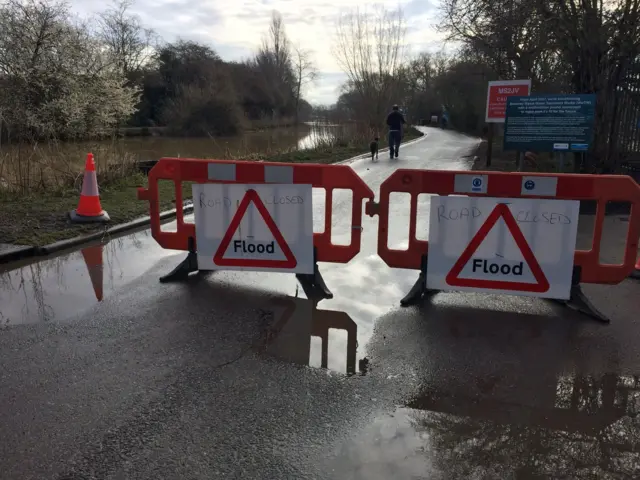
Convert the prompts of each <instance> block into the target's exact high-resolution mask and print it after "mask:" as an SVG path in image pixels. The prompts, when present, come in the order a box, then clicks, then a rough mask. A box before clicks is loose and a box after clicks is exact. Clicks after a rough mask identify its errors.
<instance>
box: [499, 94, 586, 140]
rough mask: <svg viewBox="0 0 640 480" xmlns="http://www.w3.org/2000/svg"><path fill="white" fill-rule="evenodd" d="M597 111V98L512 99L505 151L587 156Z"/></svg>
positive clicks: (505, 125) (550, 97) (509, 106)
mask: <svg viewBox="0 0 640 480" xmlns="http://www.w3.org/2000/svg"><path fill="white" fill-rule="evenodd" d="M595 109H596V96H595V94H588V95H531V96H528V97H508V98H507V115H506V118H505V122H504V150H517V151H520V152H523V151H526V150H531V151H534V152H585V151H587V150H589V145H590V144H591V139H592V137H593V119H594V114H595Z"/></svg>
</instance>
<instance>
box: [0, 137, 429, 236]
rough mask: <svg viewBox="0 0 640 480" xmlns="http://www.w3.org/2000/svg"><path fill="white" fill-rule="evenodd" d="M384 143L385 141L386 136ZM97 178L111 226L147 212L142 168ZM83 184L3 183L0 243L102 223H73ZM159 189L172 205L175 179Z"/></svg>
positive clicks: (363, 142) (348, 145)
mask: <svg viewBox="0 0 640 480" xmlns="http://www.w3.org/2000/svg"><path fill="white" fill-rule="evenodd" d="M420 136H422V134H421V133H420V132H418V131H417V130H415V129H413V128H412V129H410V130H409V131H408V132H407V134H406V135H405V137H404V138H403V142H406V141H409V140H412V139H415V138H418V137H420ZM383 140H384V139H383ZM380 147H381V148H383V147H384V141H382V142H381V145H380ZM368 149H369V139H366V138H356V139H354V138H351V139H349V140H345V139H334V140H330V141H320V142H319V144H318V146H317V147H316V148H314V149H310V150H299V151H289V152H280V153H276V154H273V155H269V156H264V155H251V156H249V158H248V159H252V160H262V161H273V162H287V163H323V164H330V163H336V162H339V161H342V160H346V159H348V158H351V157H353V156H356V155H359V154H363V153H366V152H367V150H368ZM244 158H245V159H247V157H244ZM238 159H240V158H238ZM77 183H80V182H77ZM99 183H100V202H101V204H102V208H103V209H104V210H106V211H107V212H108V213H109V216H110V217H111V222H110V223H109V224H107V227H108V226H113V225H117V224H120V223H125V222H128V221H131V220H134V219H136V218H139V217H141V216H144V215H147V214H148V211H149V204H148V203H147V202H143V201H139V200H138V198H137V193H136V191H137V187H139V186H145V185H147V179H146V177H145V176H144V175H143V174H141V173H139V172H136V171H134V170H130V169H129V170H127V171H126V174H124V175H122V176H119V177H117V176H109V175H99ZM79 188H80V185H78V184H76V187H75V188H73V187H68V188H57V189H46V190H41V191H37V192H36V193H28V192H26V193H25V192H20V193H13V192H6V191H5V192H3V191H2V189H0V243H11V244H17V245H34V246H43V245H47V244H50V243H53V242H56V241H58V240H64V239H67V238H73V237H76V236H79V235H84V234H89V233H94V232H97V231H100V230H102V229H104V228H105V226H103V225H97V224H90V225H80V224H73V223H71V221H70V220H69V216H68V213H69V212H70V211H71V210H73V209H74V208H76V207H77V206H78V199H79ZM159 189H160V199H161V209H162V210H167V209H170V208H174V207H175V195H174V187H173V183H171V182H160V183H159ZM183 191H184V195H188V193H189V192H190V186H188V185H183Z"/></svg>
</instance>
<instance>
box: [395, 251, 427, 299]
mask: <svg viewBox="0 0 640 480" xmlns="http://www.w3.org/2000/svg"><path fill="white" fill-rule="evenodd" d="M420 263H421V266H420V275H418V280H416V283H414V284H413V287H411V290H409V293H407V294H406V295H405V297H404V298H403V299H402V300H400V305H401V306H402V307H408V306H409V305H415V304H416V303H419V302H420V300H422V298H423V297H424V296H425V295H426V294H427V293H429V291H428V290H427V256H426V255H423V256H422V261H421V262H420Z"/></svg>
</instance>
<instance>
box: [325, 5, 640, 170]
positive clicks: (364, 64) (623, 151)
mask: <svg viewBox="0 0 640 480" xmlns="http://www.w3.org/2000/svg"><path fill="white" fill-rule="evenodd" d="M438 20H439V22H438V29H439V30H440V32H442V33H443V34H444V35H445V39H446V42H448V45H457V48H455V50H453V52H452V53H444V52H445V51H444V50H443V51H442V52H439V53H427V52H425V53H420V54H418V55H414V56H413V57H411V58H409V56H408V55H407V52H406V45H405V41H404V38H405V33H406V23H405V21H404V18H403V16H402V14H401V12H400V11H398V10H394V11H390V10H386V9H384V8H379V9H377V10H374V11H373V12H372V11H367V10H363V11H360V10H355V11H353V12H350V13H345V14H343V15H342V16H341V18H340V21H339V22H338V27H337V35H336V42H335V46H334V48H335V56H336V58H337V59H338V61H339V63H340V65H341V66H342V69H343V71H344V72H345V73H346V74H347V77H348V80H347V82H346V83H345V84H344V85H343V88H342V93H341V95H340V97H339V99H338V102H337V103H336V104H335V105H333V106H332V107H331V108H330V109H327V108H321V109H318V110H317V111H316V115H318V116H326V117H328V118H334V119H335V118H350V119H353V120H354V121H359V122H361V123H364V124H366V125H367V127H368V128H372V129H375V130H378V131H379V130H381V129H382V128H383V125H382V123H383V121H384V114H385V113H386V111H388V109H389V107H390V105H391V104H393V103H398V104H400V105H405V106H406V107H408V114H409V116H410V117H411V118H412V119H413V120H414V121H416V120H418V119H421V118H426V119H428V118H429V117H430V116H431V115H434V114H436V115H439V114H441V113H442V112H443V111H444V110H446V111H447V112H448V113H449V118H450V123H451V125H452V126H453V127H454V128H456V129H459V130H463V131H466V132H472V133H476V134H479V133H482V132H483V130H484V129H485V128H486V126H485V124H484V117H485V105H486V95H487V82H488V81H490V80H511V79H531V81H532V90H533V93H534V94H535V93H550V94H554V93H562V94H571V93H595V94H596V95H597V106H596V118H595V132H594V141H593V144H592V150H591V152H590V153H589V154H588V155H587V158H586V162H585V164H584V167H585V168H586V170H587V171H604V172H607V171H612V170H613V169H614V168H615V167H616V165H617V163H619V162H620V160H621V159H624V158H625V155H627V154H629V151H630V150H631V149H636V150H638V151H640V137H638V135H637V134H636V133H635V132H636V131H637V130H638V121H639V119H640V102H639V100H640V97H639V96H640V93H639V92H640V88H639V87H640V81H639V78H640V77H639V75H640V62H638V58H639V54H640V2H638V0H442V2H441V5H440V18H439V19H438ZM449 51H451V50H449Z"/></svg>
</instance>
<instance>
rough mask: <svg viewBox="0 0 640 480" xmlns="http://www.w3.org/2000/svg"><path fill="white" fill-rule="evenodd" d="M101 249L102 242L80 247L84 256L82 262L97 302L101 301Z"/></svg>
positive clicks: (102, 248) (102, 269) (102, 270)
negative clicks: (87, 272)
mask: <svg viewBox="0 0 640 480" xmlns="http://www.w3.org/2000/svg"><path fill="white" fill-rule="evenodd" d="M103 250H104V246H103V245H102V244H98V245H92V246H90V247H86V248H83V249H82V256H83V257H84V262H85V263H86V265H87V270H88V271H89V278H90V279H91V285H92V286H93V291H94V293H95V294H96V299H97V300H98V301H99V302H100V301H102V295H103V274H104V266H103V260H102V253H103Z"/></svg>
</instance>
